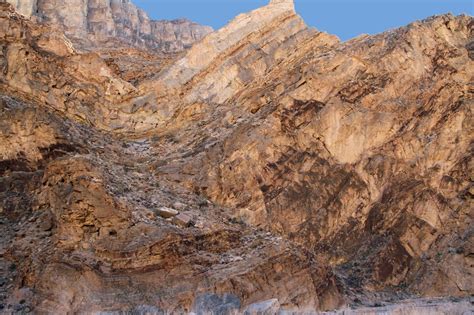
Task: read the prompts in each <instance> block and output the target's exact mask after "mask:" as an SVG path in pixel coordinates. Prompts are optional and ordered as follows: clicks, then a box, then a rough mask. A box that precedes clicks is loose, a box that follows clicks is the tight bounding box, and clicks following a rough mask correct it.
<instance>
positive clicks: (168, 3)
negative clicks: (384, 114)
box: [132, 0, 474, 40]
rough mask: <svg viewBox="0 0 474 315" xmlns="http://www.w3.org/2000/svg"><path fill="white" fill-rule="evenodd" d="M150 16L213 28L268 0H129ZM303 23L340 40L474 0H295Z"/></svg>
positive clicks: (463, 8)
mask: <svg viewBox="0 0 474 315" xmlns="http://www.w3.org/2000/svg"><path fill="white" fill-rule="evenodd" d="M132 1H133V2H134V3H135V4H136V5H138V6H139V7H141V8H143V9H145V10H146V11H147V12H148V14H149V15H150V16H151V17H152V18H153V19H175V18H181V17H185V18H188V19H190V20H193V21H196V22H198V23H200V24H205V25H210V26H212V27H214V28H215V29H217V28H220V27H222V26H224V25H225V24H227V23H228V22H229V21H230V20H231V19H232V18H233V17H235V16H236V15H238V14H239V13H243V12H247V11H250V10H252V9H255V8H258V7H260V6H263V5H265V4H267V3H268V2H269V1H268V0H132ZM295 3H296V10H297V11H298V14H300V15H301V16H302V17H303V18H304V20H305V21H306V23H307V24H308V25H310V26H314V27H316V28H317V29H319V30H322V31H326V32H328V33H331V34H336V35H338V36H339V37H340V38H341V39H342V40H347V39H350V38H353V37H355V36H357V35H359V34H363V33H366V34H376V33H380V32H383V31H385V30H388V29H391V28H395V27H399V26H403V25H406V24H409V23H410V22H413V21H415V20H419V19H423V18H426V17H428V16H431V15H435V14H443V13H448V12H451V13H453V14H461V13H466V14H469V15H473V12H474V0H295Z"/></svg>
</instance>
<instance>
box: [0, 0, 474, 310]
mask: <svg viewBox="0 0 474 315" xmlns="http://www.w3.org/2000/svg"><path fill="white" fill-rule="evenodd" d="M88 3H89V4H91V3H92V2H88ZM105 4H107V3H106V2H102V1H93V3H92V4H91V7H90V8H94V10H96V11H94V12H91V15H90V18H93V19H94V23H97V24H94V25H95V26H94V27H96V29H97V32H101V30H103V31H104V32H106V33H108V32H117V29H115V28H114V27H115V26H114V27H112V26H113V25H115V24H107V23H108V22H107V21H108V20H109V18H110V16H114V15H120V14H123V15H120V16H121V17H123V18H127V19H129V20H127V21H129V22H130V23H129V24H127V25H123V28H122V29H121V30H120V32H121V34H122V35H121V36H129V34H130V32H131V30H135V29H136V28H140V27H143V31H144V32H146V31H147V29H148V24H149V25H150V28H153V22H151V21H150V22H147V21H146V18H145V16H144V15H143V14H142V13H140V11H138V10H135V9H136V8H135V9H134V7H133V6H132V5H131V4H130V3H129V2H123V1H120V2H119V1H114V2H112V4H111V6H110V10H111V11H110V12H109V13H107V10H105V11H104V12H102V11H101V10H102V8H104V5H105ZM106 7H107V6H105V8H106ZM0 9H1V10H0V27H1V28H0V29H1V30H4V31H3V32H2V33H0V45H1V47H2V49H0V69H1V71H0V91H1V94H2V97H1V100H2V102H1V103H0V118H1V119H0V149H1V150H0V174H1V177H0V209H2V212H1V214H0V224H1V225H2V228H3V230H2V238H1V241H0V252H1V253H2V255H0V268H1V270H3V271H4V272H5V274H6V275H5V276H3V275H2V277H3V278H4V279H3V278H2V279H0V281H2V282H0V283H5V285H4V287H5V290H4V292H5V294H3V293H2V294H1V295H0V305H2V306H3V305H5V306H6V308H7V310H6V311H7V312H13V311H14V310H15V309H16V310H17V311H18V312H23V311H24V312H26V311H27V310H28V308H30V310H33V311H34V312H37V313H58V312H59V313H84V312H93V313H95V312H96V313H99V312H156V313H159V312H168V313H178V314H181V313H190V312H198V313H199V312H210V313H212V312H214V313H216V314H221V313H224V312H244V311H245V309H246V308H247V307H249V306H250V305H253V307H254V308H258V309H260V310H262V309H263V308H264V306H265V307H266V306H268V307H269V308H270V309H272V312H273V311H275V310H276V309H277V306H276V305H277V303H276V301H277V302H278V304H279V309H278V312H282V313H285V312H307V313H310V312H316V311H320V310H335V309H338V308H341V307H346V308H348V307H351V309H353V311H354V312H355V313H357V312H359V313H361V312H362V313H363V312H366V313H370V312H377V311H383V312H392V313H397V312H405V311H410V312H411V311H413V312H418V313H421V312H422V310H426V311H427V312H431V311H435V312H436V311H444V310H445V309H460V310H463V311H464V309H465V308H466V305H467V306H469V305H470V301H469V298H470V296H471V295H472V294H473V292H474V288H473V286H472V284H473V283H474V281H472V279H473V275H474V272H473V268H472V253H473V252H474V248H473V244H474V239H473V235H474V233H473V230H472V229H473V224H472V223H473V222H472V217H473V215H472V209H473V207H472V191H471V187H472V173H473V172H472V170H473V166H474V164H473V159H472V143H473V134H474V130H473V126H474V124H473V123H472V117H473V115H472V104H473V102H472V100H473V95H472V91H471V90H472V89H471V88H470V86H471V85H472V75H471V73H473V72H474V71H473V70H474V68H473V67H474V64H473V59H472V43H471V42H472V35H473V34H472V27H471V25H472V23H473V22H472V17H468V16H457V17H455V16H452V15H443V16H438V17H433V18H430V19H427V20H424V21H420V22H416V23H413V24H411V25H409V26H407V27H403V28H400V29H397V30H392V31H389V32H387V33H383V34H379V35H376V36H362V37H359V38H356V39H353V40H351V41H348V42H345V43H341V42H339V41H338V40H337V38H335V37H334V36H331V35H328V34H325V33H321V32H318V31H317V30H311V29H308V28H307V27H306V26H305V25H304V23H303V21H302V20H301V19H300V18H299V17H298V16H297V15H296V14H295V12H294V10H293V7H292V2H291V1H272V2H271V4H269V5H268V6H265V7H264V8H261V9H257V10H255V11H253V12H251V13H248V14H244V15H241V16H239V17H237V18H236V19H235V20H234V21H232V22H231V23H230V24H229V25H227V26H226V27H225V28H223V29H222V30H220V31H218V32H216V33H213V34H211V35H208V36H207V37H205V39H203V40H202V41H201V42H199V43H198V44H195V45H194V46H193V48H191V49H190V50H189V51H188V52H186V53H185V54H183V55H179V56H178V55H176V56H173V55H163V54H152V53H150V52H145V51H140V50H139V49H136V48H132V47H124V46H123V43H122V44H117V43H118V42H117V41H116V40H115V39H113V38H106V41H105V42H101V43H105V44H104V45H105V46H103V47H100V49H99V48H98V49H97V50H94V49H93V46H90V47H89V49H91V50H90V51H88V52H87V53H84V52H83V51H82V50H81V49H67V47H69V45H68V42H67V41H62V40H61V37H58V36H56V35H57V34H58V33H57V32H58V30H57V29H53V28H51V26H48V25H44V24H38V23H36V22H35V21H34V20H28V19H26V18H24V17H22V16H20V15H19V14H17V13H15V12H14V11H13V10H12V8H11V7H10V6H7V5H6V4H5V3H0ZM60 11H61V6H59V10H58V11H57V12H60ZM102 14H103V15H102ZM77 21H80V17H77V20H71V21H70V23H73V24H77V23H76V22H77ZM102 22H104V23H102ZM101 23H102V24H101ZM79 24H80V23H79ZM170 32H171V31H169V30H166V31H164V35H163V36H165V37H166V40H168V39H171V40H172V36H170V34H171V33H170ZM76 40H77V41H75V42H74V43H77V42H79V43H80V42H81V41H84V42H85V43H87V41H88V40H90V38H88V36H87V35H86V36H85V37H84V38H79V39H77V38H76ZM101 45H102V44H101ZM115 45H117V47H118V48H117V47H116V49H111V47H112V48H113V46H115ZM91 47H92V48H91ZM203 57H206V59H204V60H203ZM162 205H172V207H175V208H176V209H178V210H179V211H180V212H181V213H179V214H176V216H174V217H172V219H171V218H170V219H168V220H162V219H160V218H159V217H158V216H155V215H153V213H152V212H151V211H150V210H149V209H159V208H160V207H161V206H162ZM167 211H168V213H169V212H170V211H169V210H167ZM174 213H176V212H173V214H174ZM194 219H196V221H197V222H196V225H195V226H193V224H192V221H194ZM71 284H74V285H71ZM2 290H3V287H2ZM420 296H422V297H427V298H431V297H434V296H444V297H448V296H454V297H456V299H459V300H460V302H458V303H454V304H453V303H451V302H453V301H445V300H443V301H442V303H440V304H438V303H437V302H436V300H430V301H429V302H430V303H432V305H430V303H428V302H424V301H423V300H422V301H420V300H416V301H414V302H413V301H407V302H402V300H404V299H406V298H411V297H420ZM22 300H24V301H22ZM265 301H267V302H269V303H265ZM388 301H392V302H390V303H389V305H385V304H386V303H388ZM262 302H263V304H264V305H262ZM466 303H467V304H466ZM267 304H268V305H267ZM376 305H382V306H381V307H375V306H376ZM384 305H385V306H384ZM5 306H4V307H5ZM257 306H258V307H257ZM374 307H375V308H374ZM275 312H276V311H275Z"/></svg>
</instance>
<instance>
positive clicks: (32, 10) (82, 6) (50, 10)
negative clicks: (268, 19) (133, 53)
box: [7, 0, 212, 52]
mask: <svg viewBox="0 0 474 315" xmlns="http://www.w3.org/2000/svg"><path fill="white" fill-rule="evenodd" d="M7 2H10V3H11V4H12V5H13V6H14V7H15V8H16V9H17V10H18V12H19V13H21V14H23V15H24V16H26V17H35V18H36V19H37V20H40V21H44V22H48V23H51V24H53V25H56V26H58V27H59V28H60V29H61V30H62V31H63V32H65V33H66V34H67V35H68V36H70V37H72V38H82V39H83V38H88V39H90V41H91V42H92V43H94V44H96V45H97V44H99V43H103V42H104V41H107V39H109V38H117V39H120V40H121V41H123V42H125V43H127V44H130V45H133V46H138V47H146V48H150V49H158V50H161V51H165V52H179V51H182V50H185V49H187V48H189V47H190V46H191V45H192V43H194V42H196V41H198V40H200V39H201V38H203V37H204V36H205V35H207V34H208V33H210V32H212V28H210V27H208V26H202V25H199V24H196V23H193V22H191V21H188V20H175V21H153V20H151V19H150V18H149V17H148V15H147V13H146V12H144V11H143V10H142V9H139V8H137V7H136V6H135V5H134V4H133V3H132V2H131V1H129V0H126V1H122V0H72V1H71V0H68V1H65V0H47V1H38V0H7ZM97 46H100V44H99V45H97Z"/></svg>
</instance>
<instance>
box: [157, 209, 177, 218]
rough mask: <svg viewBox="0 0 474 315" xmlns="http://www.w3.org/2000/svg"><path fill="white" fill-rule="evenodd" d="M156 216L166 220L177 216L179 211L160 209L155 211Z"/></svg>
mask: <svg viewBox="0 0 474 315" xmlns="http://www.w3.org/2000/svg"><path fill="white" fill-rule="evenodd" d="M156 214H158V215H159V216H160V217H162V218H165V219H168V218H173V217H175V216H177V215H178V214H179V211H178V210H175V209H171V208H168V207H161V208H158V209H157V210H156Z"/></svg>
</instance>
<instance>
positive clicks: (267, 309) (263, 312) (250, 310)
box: [244, 299, 280, 315]
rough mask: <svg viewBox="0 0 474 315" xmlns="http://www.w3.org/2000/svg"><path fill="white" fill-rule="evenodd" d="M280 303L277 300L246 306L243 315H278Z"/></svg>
mask: <svg viewBox="0 0 474 315" xmlns="http://www.w3.org/2000/svg"><path fill="white" fill-rule="evenodd" d="M279 309H280V303H279V302H278V300H277V299H272V300H268V301H263V302H258V303H254V304H251V305H249V306H247V308H246V309H245V311H244V314H245V315H272V314H278V311H279Z"/></svg>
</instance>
